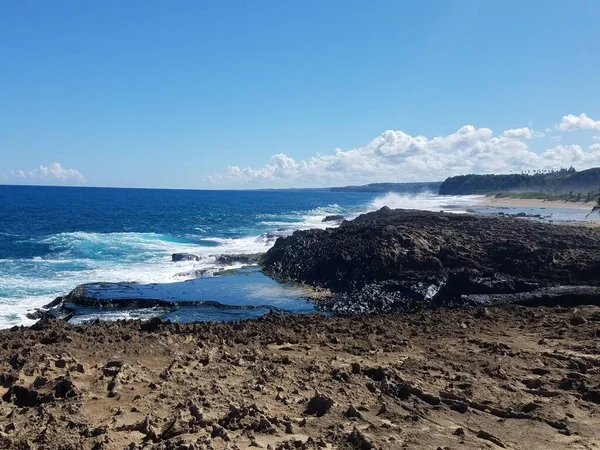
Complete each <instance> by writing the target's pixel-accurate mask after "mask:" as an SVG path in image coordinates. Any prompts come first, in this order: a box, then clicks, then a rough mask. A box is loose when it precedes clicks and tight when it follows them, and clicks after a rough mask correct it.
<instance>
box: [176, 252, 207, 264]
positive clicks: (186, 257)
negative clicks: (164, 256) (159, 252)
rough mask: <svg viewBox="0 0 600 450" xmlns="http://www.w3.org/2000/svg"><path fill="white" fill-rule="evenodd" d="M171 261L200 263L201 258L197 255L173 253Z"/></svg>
mask: <svg viewBox="0 0 600 450" xmlns="http://www.w3.org/2000/svg"><path fill="white" fill-rule="evenodd" d="M171 261H173V262H179V261H200V257H199V256H197V255H192V254H191V253H173V254H172V255H171Z"/></svg>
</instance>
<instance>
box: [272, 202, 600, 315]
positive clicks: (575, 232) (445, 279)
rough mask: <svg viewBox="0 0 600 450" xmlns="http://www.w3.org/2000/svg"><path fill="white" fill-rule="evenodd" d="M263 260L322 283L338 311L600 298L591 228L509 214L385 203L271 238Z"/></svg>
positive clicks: (294, 277) (287, 275) (598, 251)
mask: <svg viewBox="0 0 600 450" xmlns="http://www.w3.org/2000/svg"><path fill="white" fill-rule="evenodd" d="M263 266H264V271H265V272H266V273H267V274H269V275H271V276H272V277H274V278H276V279H278V280H281V281H294V282H302V283H307V284H311V285H315V286H320V287H326V288H329V289H331V290H332V291H333V292H334V293H335V294H336V295H334V296H333V297H332V298H331V299H330V300H327V301H325V302H324V304H323V305H322V306H323V307H324V308H326V309H330V310H335V311H339V312H373V311H398V310H402V311H404V310H414V309H418V308H422V307H436V306H463V305H471V304H472V305H486V304H499V303H506V302H516V303H521V302H522V303H524V304H532V305H534V304H546V305H551V304H561V305H563V306H568V305H569V304H583V303H588V304H589V303H600V296H599V290H598V289H600V279H598V276H597V274H598V273H600V233H597V232H595V231H593V230H590V229H586V228H580V227H569V226H558V225H554V224H544V223H539V222H533V221H526V220H519V219H515V218H509V217H490V216H474V215H458V214H445V213H434V212H425V211H412V210H391V209H389V208H387V207H384V208H382V209H381V210H379V211H377V212H374V213H369V214H364V215H361V216H359V217H358V218H356V219H355V220H352V221H345V222H343V223H342V224H341V225H340V227H339V228H331V229H326V230H307V231H296V232H295V233H294V234H293V235H292V236H289V237H286V238H281V239H278V240H277V242H276V243H275V245H274V246H273V248H272V249H271V250H269V251H268V252H267V254H266V255H265V258H264V261H263ZM559 286H563V287H560V288H559V289H558V290H557V289H556V288H557V287H559ZM548 289H549V290H548ZM523 293H530V294H529V295H525V294H523Z"/></svg>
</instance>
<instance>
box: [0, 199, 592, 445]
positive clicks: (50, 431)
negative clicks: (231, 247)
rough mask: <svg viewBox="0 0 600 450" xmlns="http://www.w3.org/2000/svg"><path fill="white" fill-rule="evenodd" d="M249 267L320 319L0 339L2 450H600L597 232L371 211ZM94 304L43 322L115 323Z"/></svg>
mask: <svg viewBox="0 0 600 450" xmlns="http://www.w3.org/2000/svg"><path fill="white" fill-rule="evenodd" d="M253 257H254V255H253ZM259 261H260V263H261V264H262V265H263V270H264V272H265V273H268V274H269V275H271V276H272V277H274V278H275V279H277V280H280V281H293V282H296V283H303V284H307V285H311V286H314V287H316V288H322V289H328V290H331V291H332V292H333V296H331V297H329V298H323V299H321V300H319V305H320V307H321V308H322V309H325V310H328V311H333V312H336V313H338V314H335V315H332V316H327V315H315V314H285V313H279V312H275V311H272V312H271V313H269V314H266V315H264V316H263V317H260V318H257V319H254V320H245V321H233V322H227V323H219V322H196V323H172V322H168V321H163V320H161V319H159V318H153V319H151V320H149V321H145V322H141V321H117V322H99V321H95V322H93V323H90V324H87V325H83V326H82V325H72V324H69V323H67V322H66V321H65V320H57V319H54V318H50V317H43V318H42V320H40V321H39V322H38V323H36V324H35V325H33V326H32V327H30V328H24V327H15V328H13V329H10V330H2V331H0V385H1V386H2V388H0V397H1V399H2V401H0V448H6V449H42V448H43V449H47V450H58V449H61V450H71V449H72V450H80V449H93V450H113V449H130V450H137V449H140V450H141V449H155V450H169V449H178V450H196V449H215V450H221V449H223V450H224V449H231V450H233V449H246V448H265V449H272V450H284V449H305V450H306V449H313V450H314V449H322V448H329V449H334V448H335V449H338V448H339V449H347V450H371V449H399V448H406V449H422V448H431V449H440V448H442V449H449V448H450V449H454V448H474V449H475V448H477V449H479V448H513V449H520V448H545V449H551V448H556V449H559V448H560V449H565V448H567V449H571V448H572V449H584V448H591V447H593V446H596V445H598V444H600V438H599V437H598V432H597V430H598V428H599V426H600V345H599V340H598V339H599V338H600V308H598V306H596V305H597V304H598V302H599V298H600V296H599V290H600V278H598V274H599V273H600V233H598V232H597V231H594V230H590V229H584V228H576V227H561V226H557V225H547V224H542V223H538V222H532V221H529V220H526V219H518V218H506V217H483V216H469V215H452V214H443V213H425V212H420V211H401V210H396V211H392V210H389V209H386V208H384V209H382V210H380V211H377V212H375V213H370V214H365V215H363V216H360V217H359V218H357V219H355V220H354V221H344V222H342V224H341V225H340V227H339V228H333V229H326V230H310V231H297V232H295V233H294V234H293V235H291V236H289V237H286V238H280V239H278V240H277V242H276V243H275V246H274V247H273V248H272V249H271V250H270V251H269V252H268V253H267V254H266V255H264V256H263V257H261V258H259ZM86 286H87V287H86ZM112 287H113V288H118V289H121V288H127V290H128V291H132V290H135V289H137V287H136V286H135V285H131V286H123V285H119V286H114V285H113V286H112ZM93 288H94V286H93V285H84V286H83V287H78V288H76V289H75V290H74V291H73V293H72V294H70V295H69V296H67V297H66V299H57V301H56V302H55V305H54V306H55V307H60V305H62V304H63V303H64V301H65V300H67V302H74V301H75V300H76V299H77V298H79V299H81V301H82V302H83V303H85V304H87V305H88V306H90V305H91V306H94V307H98V308H103V307H111V306H114V304H115V302H116V303H117V304H118V301H119V299H118V298H113V297H115V296H114V295H111V294H110V293H108V294H107V293H106V292H104V294H105V298H104V299H103V300H102V301H101V302H100V303H98V298H100V297H99V296H95V295H92V294H90V293H92V292H93ZM95 288H96V289H99V290H103V287H102V286H100V285H98V286H95ZM105 290H106V289H104V291H105ZM128 298H129V301H130V302H133V303H131V305H135V306H140V305H141V304H143V305H145V304H146V303H147V304H148V306H150V307H172V306H173V305H175V306H177V304H176V303H173V301H171V302H170V303H166V304H163V303H161V301H162V300H160V299H156V298H146V297H140V298H138V299H135V298H131V297H128ZM121 300H122V299H121ZM140 302H141V303H140ZM157 302H158V303H157ZM131 305H130V306H131ZM143 305H142V306H143ZM188 305H191V303H188ZM494 305H501V306H494ZM523 305H528V306H523ZM581 305H585V306H581ZM198 306H200V305H198ZM212 306H214V305H212ZM217 306H219V305H217ZM531 306H536V307H535V308H532V307H531ZM549 306H551V307H549ZM565 306H566V307H565ZM259 307H260V305H259ZM383 312H385V313H387V314H381V313H383ZM346 313H353V314H351V315H348V314H346ZM356 313H359V314H356ZM367 313H368V314H367ZM397 313H402V314H397ZM42 315H43V314H42Z"/></svg>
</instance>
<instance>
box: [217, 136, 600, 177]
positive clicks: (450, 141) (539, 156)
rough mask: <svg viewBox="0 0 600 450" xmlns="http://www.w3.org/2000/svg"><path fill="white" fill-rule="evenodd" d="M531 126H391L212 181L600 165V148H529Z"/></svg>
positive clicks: (280, 156) (281, 156)
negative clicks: (412, 130)
mask: <svg viewBox="0 0 600 450" xmlns="http://www.w3.org/2000/svg"><path fill="white" fill-rule="evenodd" d="M535 136H536V132H534V131H532V130H530V129H529V128H519V129H516V130H507V131H505V132H504V133H503V134H502V135H494V133H493V131H492V130H491V129H489V128H476V127H474V126H473V125H466V126H464V127H462V128H460V129H459V130H457V131H456V132H455V133H452V134H449V135H447V136H437V137H433V138H427V137H425V136H421V135H419V136H411V135H409V134H407V133H405V132H403V131H394V130H387V131H385V132H384V133H382V134H381V135H380V136H377V137H376V138H375V139H373V140H372V141H371V142H369V143H367V144H366V145H365V146H364V147H359V148H355V149H351V150H347V151H345V150H342V149H336V150H335V151H334V152H333V153H331V154H325V155H315V156H313V157H311V158H309V159H307V160H300V161H296V160H294V159H293V158H291V157H290V156H288V155H286V154H285V153H278V154H276V155H274V156H273V157H271V160H270V161H269V163H267V164H266V165H265V166H263V167H260V168H251V167H246V168H240V167H238V166H230V167H229V168H228V170H227V172H226V173H224V174H215V175H213V176H212V177H209V180H211V181H213V182H216V183H221V184H223V183H224V184H228V185H246V186H247V185H249V184H250V185H254V186H298V187H300V186H327V185H329V186H331V185H340V184H359V183H369V182H377V181H427V180H443V179H445V178H446V177H448V176H451V175H460V174H467V173H509V172H511V171H514V172H521V171H522V170H529V169H554V168H560V167H569V166H571V165H573V166H575V167H576V168H577V169H585V168H588V167H592V166H597V165H600V149H598V148H596V147H595V146H592V147H590V148H589V149H588V150H587V151H586V150H583V149H582V148H581V147H580V146H578V145H570V146H565V145H557V146H555V147H553V148H549V149H547V150H545V151H543V152H541V153H540V152H535V151H533V150H531V149H530V148H529V146H528V145H527V143H526V142H525V141H524V140H525V139H529V138H531V137H535Z"/></svg>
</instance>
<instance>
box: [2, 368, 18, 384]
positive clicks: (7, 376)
mask: <svg viewBox="0 0 600 450" xmlns="http://www.w3.org/2000/svg"><path fill="white" fill-rule="evenodd" d="M18 379H19V377H18V376H16V375H15V374H14V373H12V372H2V373H0V386H2V387H4V388H8V387H11V386H12V385H13V384H14V383H15V382H16V381H17V380H18Z"/></svg>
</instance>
